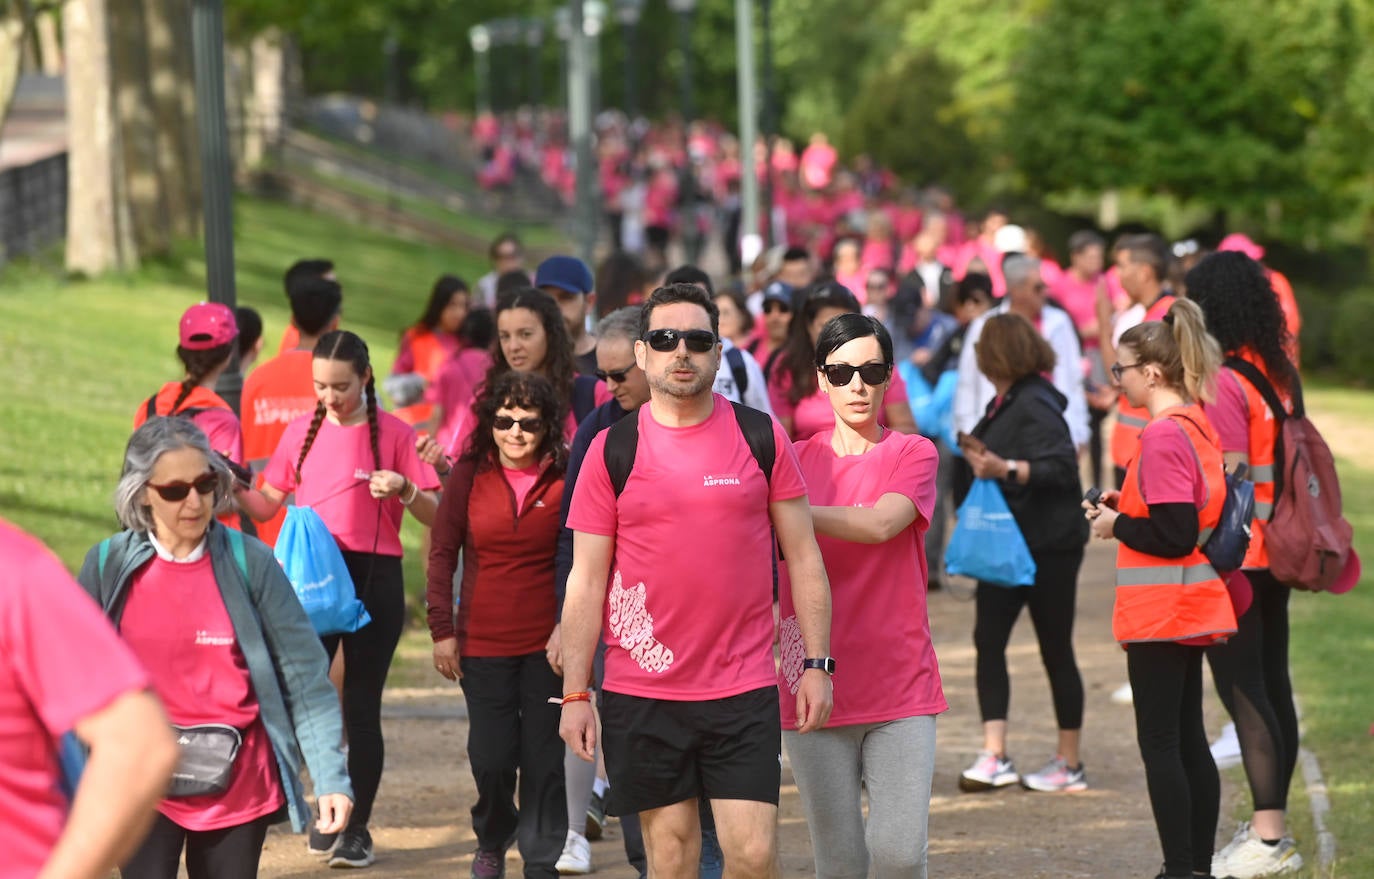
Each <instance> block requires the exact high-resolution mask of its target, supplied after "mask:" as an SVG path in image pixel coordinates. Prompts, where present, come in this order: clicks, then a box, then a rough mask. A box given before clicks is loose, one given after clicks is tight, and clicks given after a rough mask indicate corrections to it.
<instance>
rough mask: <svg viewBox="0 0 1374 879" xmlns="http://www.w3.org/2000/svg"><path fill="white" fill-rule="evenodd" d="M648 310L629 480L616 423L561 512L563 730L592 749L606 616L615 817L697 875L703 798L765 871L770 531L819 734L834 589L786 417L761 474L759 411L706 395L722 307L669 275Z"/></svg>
mask: <svg viewBox="0 0 1374 879" xmlns="http://www.w3.org/2000/svg"><path fill="white" fill-rule="evenodd" d="M643 313H644V326H645V328H646V332H645V335H644V338H643V340H641V341H638V342H636V343H635V360H636V363H637V364H638V365H639V367H640V368H642V369H643V370H644V371H645V373H646V375H647V376H648V378H649V387H650V400H649V405H647V406H643V407H641V408H640V410H639V412H638V413H636V414H635V415H633V416H630V417H632V418H635V419H636V421H635V422H633V424H634V425H637V427H638V437H637V440H635V445H634V446H633V448H634V455H633V458H632V459H631V460H632V463H631V464H630V466H629V469H628V475H627V474H626V473H625V472H623V470H622V472H620V473H619V476H622V477H624V476H627V478H626V479H625V481H624V482H623V488H622V490H621V491H619V492H617V491H616V489H615V488H614V487H613V484H612V476H611V473H610V469H609V468H608V466H607V450H606V442H607V437H608V435H609V434H610V433H611V432H612V431H614V430H616V429H617V428H619V427H620V426H621V425H625V424H627V423H629V422H626V421H622V422H620V424H619V425H617V427H616V428H612V429H611V430H608V431H604V432H602V433H601V434H600V435H599V436H598V437H597V438H596V439H595V440H594V441H593V442H592V445H591V447H590V449H589V450H588V452H587V456H586V458H585V460H584V463H583V467H582V471H581V473H580V474H579V476H578V480H577V486H576V489H575V490H574V494H573V498H572V504H571V509H570V511H569V514H568V527H569V528H570V529H572V531H573V532H574V536H573V541H574V542H573V569H572V573H571V575H570V576H569V578H568V587H567V598H566V600H565V602H564V605H563V620H562V641H563V644H562V649H563V681H564V684H563V688H564V699H563V719H562V724H561V732H562V735H563V739H564V740H565V741H566V742H567V743H568V745H569V746H570V747H571V748H572V749H573V751H574V752H575V753H577V754H578V755H579V756H581V757H582V758H583V759H586V760H590V759H592V753H593V749H594V747H595V743H596V735H597V733H596V721H595V718H594V716H593V713H592V711H591V707H590V705H589V704H586V699H587V698H588V697H587V695H586V692H585V691H586V687H587V683H588V681H589V680H590V678H591V664H592V654H593V648H594V646H595V643H596V636H597V633H598V632H600V631H602V627H603V623H604V627H605V631H606V633H607V635H606V645H607V650H606V676H605V689H604V691H603V695H602V706H601V707H602V720H603V723H604V730H605V736H606V741H605V745H606V747H605V756H606V769H607V774H608V775H609V776H610V780H611V799H612V804H613V805H614V806H615V807H617V809H618V811H619V812H620V813H621V814H624V813H626V812H638V813H639V815H640V820H641V822H642V826H643V831H644V837H645V842H646V844H647V845H646V847H647V849H648V855H649V872H650V873H651V874H654V875H659V876H664V877H668V876H673V877H681V879H687V877H689V876H695V875H696V872H697V860H696V858H695V856H690V857H689V856H688V846H689V842H688V840H691V842H690V846H691V847H693V848H695V846H696V842H697V839H698V838H699V837H698V826H699V825H698V813H697V801H698V799H700V798H706V799H708V800H709V801H710V803H711V810H712V812H713V814H714V816H715V819H716V826H717V828H718V829H719V837H720V846H721V850H722V852H723V854H724V857H725V861H726V863H728V864H730V865H731V871H732V873H734V874H735V875H736V876H740V877H754V876H757V877H764V876H770V875H772V871H773V864H774V859H775V857H776V855H777V847H776V834H777V803H778V792H779V784H780V759H779V741H780V737H781V732H780V729H779V718H778V710H777V699H778V691H777V680H776V674H775V672H774V665H773V607H772V603H773V599H772V593H773V575H772V541H771V538H770V531H771V530H776V532H777V538H778V542H779V544H780V545H781V548H782V551H783V553H784V554H785V556H786V558H787V560H788V565H789V569H790V573H791V576H792V599H793V601H794V603H795V606H796V608H797V621H798V627H799V628H800V630H801V640H802V644H803V648H804V652H805V656H806V667H805V670H804V671H803V673H802V675H801V678H800V680H799V683H798V688H797V692H796V718H797V726H798V728H799V730H800V731H801V732H803V733H806V732H810V731H812V730H815V729H819V728H820V727H821V726H823V725H824V724H825V722H826V720H827V719H828V717H829V714H830V708H831V704H832V691H831V687H830V677H829V675H830V674H832V673H833V672H834V660H833V659H831V658H830V657H829V655H828V653H829V646H830V645H829V642H830V587H829V584H828V582H827V580H826V576H825V570H824V567H823V564H822V561H821V556H820V550H819V549H818V547H817V544H816V538H815V532H814V531H813V530H812V524H811V514H810V507H809V506H808V504H807V499H806V485H805V483H804V481H803V479H802V476H801V471H800V469H799V468H798V465H797V459H796V456H795V454H794V453H793V451H792V447H791V445H790V444H789V443H788V441H787V437H786V436H785V435H784V434H783V432H782V429H781V427H780V426H779V425H778V424H777V422H776V421H772V420H771V419H770V422H771V429H772V446H773V450H774V461H773V464H772V467H771V473H764V472H763V471H762V469H761V468H760V465H759V463H758V461H759V460H766V456H762V455H761V456H759V457H756V456H755V453H754V452H753V451H751V448H750V444H749V442H748V440H746V438H745V436H744V434H743V432H742V424H743V423H744V420H745V419H746V418H749V417H751V416H747V415H737V414H736V412H735V410H734V409H733V408H732V406H731V404H730V403H729V402H728V401H727V400H725V398H723V397H720V396H718V395H714V394H712V393H711V385H712V382H714V380H715V375H716V371H717V369H718V368H719V367H720V359H721V347H720V342H719V329H718V319H719V312H718V310H717V309H716V306H715V303H714V302H712V301H711V299H710V298H709V297H708V296H707V295H706V293H704V292H703V291H702V290H701V289H700V288H698V287H696V286H694V285H689V284H672V285H668V286H666V287H660V288H659V289H658V290H655V291H654V293H653V295H652V296H651V297H649V300H648V301H647V302H646V303H645V304H644V309H643ZM746 411H747V412H752V410H746ZM753 414H754V415H757V413H753ZM756 442H761V441H759V440H756ZM612 457H618V456H615V455H613V456H612ZM617 469H618V470H621V468H617Z"/></svg>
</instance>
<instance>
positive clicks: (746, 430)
mask: <svg viewBox="0 0 1374 879" xmlns="http://www.w3.org/2000/svg"><path fill="white" fill-rule="evenodd" d="M730 405H731V406H733V407H734V409H735V420H736V421H738V422H739V428H740V432H741V433H743V434H744V441H745V442H746V443H748V444H749V451H750V452H751V453H752V454H753V456H754V460H755V461H757V462H758V463H759V469H760V470H762V471H763V478H764V479H767V480H768V481H769V482H770V483H771V482H772V481H773V463H774V462H775V461H776V460H777V457H778V445H777V441H776V439H775V438H774V435H773V419H772V418H770V417H769V416H768V415H767V413H764V412H760V411H759V410H757V409H753V408H751V407H749V406H745V405H744V404H742V403H733V402H732V403H731V404H730ZM609 444H610V443H609V437H608V438H607V445H609Z"/></svg>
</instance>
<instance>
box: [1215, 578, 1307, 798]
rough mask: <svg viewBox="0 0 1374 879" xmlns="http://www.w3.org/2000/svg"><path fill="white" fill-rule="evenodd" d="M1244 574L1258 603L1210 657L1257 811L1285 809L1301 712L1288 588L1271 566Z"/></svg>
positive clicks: (1296, 748) (1293, 766) (1296, 747)
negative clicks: (1292, 676) (1291, 658)
mask: <svg viewBox="0 0 1374 879" xmlns="http://www.w3.org/2000/svg"><path fill="white" fill-rule="evenodd" d="M1245 573H1246V576H1248V577H1249V578H1250V585H1251V586H1252V587H1253V588H1254V592H1255V598H1254V602H1253V603H1252V604H1251V605H1250V609H1249V610H1247V611H1246V612H1245V613H1244V615H1242V616H1241V618H1240V620H1239V621H1238V622H1239V626H1238V631H1237V632H1236V634H1235V635H1233V636H1232V637H1231V640H1229V641H1227V642H1226V643H1225V644H1217V645H1215V646H1213V647H1209V648H1207V661H1208V662H1209V663H1210V664H1211V666H1212V677H1213V679H1214V680H1215V681H1216V684H1217V695H1219V696H1221V701H1222V703H1223V704H1224V705H1225V706H1226V712H1227V713H1228V714H1230V715H1231V719H1232V720H1233V721H1235V724H1236V737H1237V738H1238V739H1239V740H1240V755H1241V759H1242V760H1243V761H1244V763H1245V777H1246V778H1247V779H1248V780H1249V782H1250V796H1251V798H1252V799H1253V800H1254V808H1255V811H1256V812H1262V811H1264V810H1266V809H1287V808H1288V787H1289V784H1290V783H1291V782H1292V780H1293V769H1294V768H1295V767H1296V766H1297V764H1298V712H1297V708H1296V707H1295V706H1294V704H1293V684H1292V681H1290V680H1289V677H1288V596H1289V589H1288V587H1287V586H1284V585H1283V584H1282V583H1280V582H1278V581H1277V580H1275V579H1274V577H1273V575H1271V574H1270V573H1269V572H1268V571H1267V570H1262V571H1261V570H1255V571H1246V572H1245Z"/></svg>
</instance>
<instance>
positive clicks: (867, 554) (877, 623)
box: [778, 429, 949, 729]
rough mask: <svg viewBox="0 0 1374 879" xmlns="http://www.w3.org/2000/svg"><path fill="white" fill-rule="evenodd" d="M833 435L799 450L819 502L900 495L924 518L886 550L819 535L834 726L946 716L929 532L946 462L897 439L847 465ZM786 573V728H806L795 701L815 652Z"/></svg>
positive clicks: (781, 679) (922, 444)
mask: <svg viewBox="0 0 1374 879" xmlns="http://www.w3.org/2000/svg"><path fill="white" fill-rule="evenodd" d="M833 435H834V430H833V429H831V430H827V431H824V432H822V433H818V434H816V435H815V436H813V437H811V439H809V440H806V441H805V442H802V443H798V444H797V446H796V449H797V459H798V461H799V462H800V464H801V470H802V475H803V476H804V477H805V478H806V483H807V485H809V486H811V492H810V497H809V500H810V502H811V504H812V505H813V506H825V507H868V508H872V507H873V506H874V505H875V504H876V503H877V502H878V500H879V498H881V497H882V496H883V495H885V494H900V495H902V496H903V497H906V498H909V499H910V500H911V502H912V504H914V505H915V507H916V519H915V521H913V522H912V523H911V524H910V525H909V526H907V528H905V529H903V531H902V532H901V533H900V534H898V535H897V536H896V537H893V538H892V539H891V540H888V541H887V542H886V543H879V544H876V545H871V544H860V543H851V542H850V541H847V540H839V539H837V538H834V537H826V536H824V535H821V534H817V535H816V540H817V542H818V543H819V544H820V547H821V556H822V557H823V558H824V559H825V570H826V573H827V575H828V576H829V578H830V600H831V619H832V620H833V623H832V624H831V627H830V652H831V654H832V655H833V656H834V657H835V677H834V684H835V708H834V710H833V711H832V712H831V715H830V724H829V725H831V726H844V725H848V724H859V723H880V722H882V721H887V720H896V719H898V718H902V717H915V716H918V715H923V714H939V713H940V712H942V711H945V710H946V709H948V708H949V705H948V704H947V703H946V702H945V695H944V690H943V689H942V687H941V685H940V666H939V663H938V662H937V661H936V658H935V647H934V645H932V644H931V641H930V618H929V615H928V614H927V612H926V590H927V588H928V581H927V577H928V573H927V567H926V555H925V533H926V530H927V529H928V528H929V527H930V515H931V511H932V510H933V509H934V507H935V473H936V470H937V469H938V467H939V464H940V456H939V454H938V453H937V452H936V450H935V446H934V444H933V443H931V442H930V440H928V439H926V438H925V437H920V436H908V435H906V434H900V433H892V432H891V431H889V432H887V433H885V434H884V435H883V438H882V441H881V442H879V443H878V444H877V445H876V446H874V447H873V448H872V449H871V450H869V451H868V453H866V454H863V455H848V456H843V457H842V456H840V455H837V454H836V453H835V450H834V449H833V448H832V447H831V437H832V436H833ZM786 568H787V566H786V563H783V564H782V565H780V566H779V569H778V574H779V582H778V601H779V610H780V617H781V624H780V626H779V630H778V644H779V649H780V651H781V656H782V661H781V663H780V664H779V666H778V688H779V690H780V692H781V694H782V699H781V712H782V724H783V727H784V728H785V729H796V726H797V718H796V711H795V709H794V707H793V706H792V704H791V702H792V700H791V699H789V698H788V694H795V693H796V692H797V688H798V687H799V686H800V682H801V676H802V660H803V659H805V658H806V648H805V646H804V645H803V644H802V640H801V629H800V627H799V626H798V625H797V616H796V610H795V608H794V607H793V605H792V592H791V588H790V581H789V580H788V578H787V576H786Z"/></svg>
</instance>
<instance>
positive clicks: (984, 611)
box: [973, 547, 1083, 729]
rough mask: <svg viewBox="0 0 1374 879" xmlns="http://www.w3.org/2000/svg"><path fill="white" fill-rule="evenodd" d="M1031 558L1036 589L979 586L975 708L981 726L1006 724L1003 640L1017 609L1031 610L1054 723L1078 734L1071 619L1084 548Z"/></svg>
mask: <svg viewBox="0 0 1374 879" xmlns="http://www.w3.org/2000/svg"><path fill="white" fill-rule="evenodd" d="M1031 555H1032V557H1033V558H1034V559H1035V583H1034V585H1031V586H1012V587H1008V586H998V585H996V584H993V583H984V582H982V581H979V583H978V592H977V598H976V601H975V621H974V624H973V644H974V647H976V648H977V651H978V661H977V672H976V680H977V684H978V708H979V711H981V712H982V715H983V720H984V722H986V721H989V720H1006V718H1007V708H1008V706H1009V705H1010V703H1011V681H1010V679H1009V678H1008V677H1007V641H1008V640H1010V638H1011V630H1012V627H1013V626H1014V625H1015V624H1016V618H1017V617H1018V616H1020V614H1021V608H1022V607H1024V606H1029V607H1030V618H1031V624H1032V625H1034V626H1035V637H1036V640H1038V641H1039V642H1040V659H1041V661H1042V662H1043V663H1044V664H1045V671H1046V673H1047V674H1048V675H1049V678H1050V693H1051V694H1052V695H1053V697H1054V715H1055V719H1056V720H1057V722H1058V724H1059V728H1060V729H1081V728H1082V727H1083V678H1082V676H1081V675H1079V673H1078V661H1077V659H1076V658H1075V657H1074V653H1073V618H1074V612H1075V602H1076V600H1077V596H1078V568H1079V566H1080V565H1082V564H1083V548H1082V547H1078V548H1075V549H1071V550H1059V551H1045V550H1041V551H1039V552H1033V553H1031Z"/></svg>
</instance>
